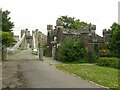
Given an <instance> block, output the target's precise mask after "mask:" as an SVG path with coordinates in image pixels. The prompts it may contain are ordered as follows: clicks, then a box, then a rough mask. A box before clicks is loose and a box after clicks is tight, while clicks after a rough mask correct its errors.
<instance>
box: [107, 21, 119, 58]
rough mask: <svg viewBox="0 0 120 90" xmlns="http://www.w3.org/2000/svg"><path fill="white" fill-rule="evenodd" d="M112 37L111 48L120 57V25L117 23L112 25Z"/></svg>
mask: <svg viewBox="0 0 120 90" xmlns="http://www.w3.org/2000/svg"><path fill="white" fill-rule="evenodd" d="M111 30H112V33H111V38H110V43H109V46H110V49H111V51H113V52H114V53H115V54H116V55H117V56H118V57H120V25H119V24H117V23H113V24H112V26H111Z"/></svg>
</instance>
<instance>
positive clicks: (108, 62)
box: [97, 57, 120, 68]
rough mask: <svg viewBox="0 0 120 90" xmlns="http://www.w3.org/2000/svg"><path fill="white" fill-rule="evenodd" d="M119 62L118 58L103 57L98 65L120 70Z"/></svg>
mask: <svg viewBox="0 0 120 90" xmlns="http://www.w3.org/2000/svg"><path fill="white" fill-rule="evenodd" d="M119 61H120V60H119V59H118V58H108V57H102V58H99V60H98V62H97V65H99V66H107V67H112V68H120V65H119Z"/></svg>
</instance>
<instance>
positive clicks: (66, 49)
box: [57, 38, 86, 62]
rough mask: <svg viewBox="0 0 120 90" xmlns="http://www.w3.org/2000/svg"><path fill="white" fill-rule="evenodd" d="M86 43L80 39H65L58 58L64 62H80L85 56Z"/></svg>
mask: <svg viewBox="0 0 120 90" xmlns="http://www.w3.org/2000/svg"><path fill="white" fill-rule="evenodd" d="M85 53H86V49H85V47H84V44H83V43H82V42H80V41H78V40H75V39H72V38H67V39H65V40H64V41H63V42H62V44H61V46H60V47H59V50H58V55H57V57H58V60H59V61H62V62H80V61H82V59H83V57H84V56H85Z"/></svg>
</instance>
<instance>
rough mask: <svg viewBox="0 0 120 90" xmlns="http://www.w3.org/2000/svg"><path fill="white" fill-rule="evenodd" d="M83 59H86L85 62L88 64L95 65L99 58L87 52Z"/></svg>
mask: <svg viewBox="0 0 120 90" xmlns="http://www.w3.org/2000/svg"><path fill="white" fill-rule="evenodd" d="M85 58H87V61H88V62H89V63H96V62H97V61H98V59H99V56H98V55H97V53H96V52H92V51H89V52H87V53H86V57H85Z"/></svg>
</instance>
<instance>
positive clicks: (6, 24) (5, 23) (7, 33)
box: [1, 10, 15, 47]
mask: <svg viewBox="0 0 120 90" xmlns="http://www.w3.org/2000/svg"><path fill="white" fill-rule="evenodd" d="M1 12H2V45H5V46H7V47H9V46H11V45H12V43H13V42H14V41H15V40H14V37H13V33H12V32H11V31H12V28H13V27H14V24H13V22H11V21H10V19H11V18H10V17H9V16H8V15H9V14H10V12H9V11H8V10H6V11H1Z"/></svg>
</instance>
